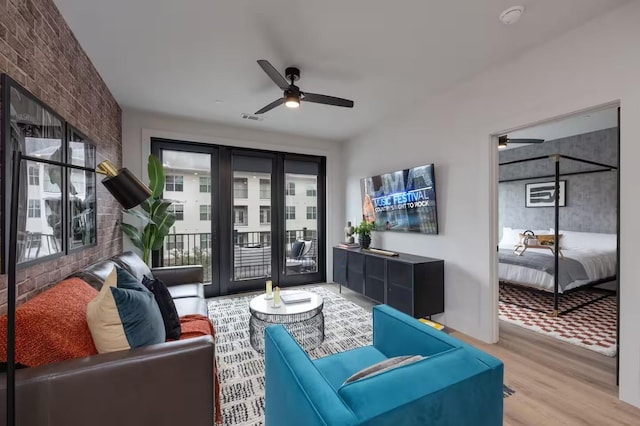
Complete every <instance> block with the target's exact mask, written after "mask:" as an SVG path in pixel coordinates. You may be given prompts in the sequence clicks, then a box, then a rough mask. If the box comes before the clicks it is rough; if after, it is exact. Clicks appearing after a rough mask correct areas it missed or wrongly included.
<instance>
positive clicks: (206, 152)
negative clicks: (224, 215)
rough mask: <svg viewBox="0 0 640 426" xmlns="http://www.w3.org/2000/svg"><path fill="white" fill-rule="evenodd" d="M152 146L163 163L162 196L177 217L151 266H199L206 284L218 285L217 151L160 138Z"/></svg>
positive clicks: (211, 148) (155, 254)
mask: <svg viewBox="0 0 640 426" xmlns="http://www.w3.org/2000/svg"><path fill="white" fill-rule="evenodd" d="M152 149H153V153H154V154H155V155H156V156H157V157H158V158H159V159H160V160H161V161H162V164H163V165H164V170H165V186H164V193H163V197H164V198H166V199H168V200H171V201H172V202H173V203H172V204H171V206H170V207H169V209H168V211H170V212H172V213H173V214H174V215H175V216H176V221H175V224H174V225H173V227H172V228H171V230H170V232H169V235H168V236H167V237H166V238H165V242H164V245H163V248H162V250H159V251H158V252H156V253H154V259H153V261H154V265H162V266H184V265H202V266H203V267H204V281H205V283H207V284H213V286H214V287H217V286H218V285H219V284H218V283H219V281H218V277H219V274H218V270H219V261H218V259H219V255H218V253H219V246H218V239H217V228H216V227H215V226H214V225H215V224H216V223H217V217H216V215H217V213H218V211H219V208H220V206H219V204H218V196H217V192H216V188H217V178H218V174H217V152H216V150H215V148H213V147H194V146H191V145H187V144H175V143H171V142H161V141H154V143H153V146H152Z"/></svg>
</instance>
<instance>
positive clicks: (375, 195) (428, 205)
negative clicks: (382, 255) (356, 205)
mask: <svg viewBox="0 0 640 426" xmlns="http://www.w3.org/2000/svg"><path fill="white" fill-rule="evenodd" d="M360 189H361V194H362V212H363V217H364V220H366V221H367V222H375V229H376V231H400V232H421V233H424V234H437V233H438V215H437V211H436V184H435V173H434V166H433V164H428V165H426V166H419V167H413V168H410V169H404V170H399V171H397V172H391V173H385V174H382V175H378V176H372V177H368V178H364V179H361V180H360Z"/></svg>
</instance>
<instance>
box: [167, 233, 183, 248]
mask: <svg viewBox="0 0 640 426" xmlns="http://www.w3.org/2000/svg"><path fill="white" fill-rule="evenodd" d="M166 241H167V250H184V235H181V234H169V235H167V238H166Z"/></svg>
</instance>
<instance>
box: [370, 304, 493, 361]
mask: <svg viewBox="0 0 640 426" xmlns="http://www.w3.org/2000/svg"><path fill="white" fill-rule="evenodd" d="M373 346H375V347H376V349H378V350H379V351H380V352H382V353H383V354H385V355H386V356H387V357H389V358H391V357H394V356H400V355H423V356H431V355H434V354H438V353H440V352H444V351H448V350H450V349H452V348H464V349H465V350H466V351H467V352H469V353H471V354H473V355H474V356H475V358H476V359H478V360H480V361H482V362H483V363H484V364H485V365H487V366H488V367H489V368H493V369H495V368H502V361H500V360H499V359H497V358H495V357H493V356H491V355H489V354H488V353H486V352H483V351H481V350H479V349H477V348H475V347H473V346H471V345H469V344H467V343H465V342H463V341H461V340H458V339H456V338H455V337H453V336H450V335H448V334H447V333H445V332H443V331H440V330H436V329H435V328H433V327H430V326H428V325H426V324H423V323H421V322H420V321H418V320H416V319H415V318H413V317H411V316H409V315H407V314H404V313H402V312H400V311H398V310H396V309H393V308H392V307H390V306H387V305H378V306H375V307H374V308H373Z"/></svg>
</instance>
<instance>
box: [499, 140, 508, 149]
mask: <svg viewBox="0 0 640 426" xmlns="http://www.w3.org/2000/svg"><path fill="white" fill-rule="evenodd" d="M506 148H507V141H500V142H498V149H506Z"/></svg>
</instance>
